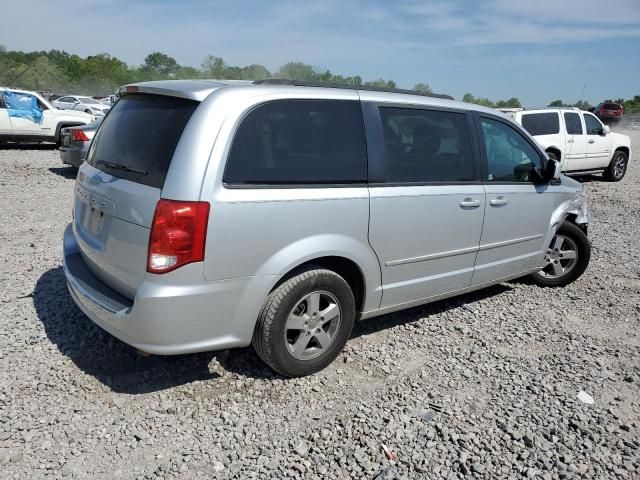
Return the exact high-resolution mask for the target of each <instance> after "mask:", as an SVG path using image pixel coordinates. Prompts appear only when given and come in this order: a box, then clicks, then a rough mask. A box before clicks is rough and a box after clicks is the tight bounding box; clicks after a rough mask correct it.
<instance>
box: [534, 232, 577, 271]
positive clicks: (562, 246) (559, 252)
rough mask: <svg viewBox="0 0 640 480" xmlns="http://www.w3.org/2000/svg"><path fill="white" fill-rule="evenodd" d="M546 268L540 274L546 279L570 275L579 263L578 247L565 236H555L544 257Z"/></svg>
mask: <svg viewBox="0 0 640 480" xmlns="http://www.w3.org/2000/svg"><path fill="white" fill-rule="evenodd" d="M544 262H545V266H544V268H543V269H542V270H541V271H540V272H539V274H540V275H541V276H543V277H545V278H560V277H563V276H565V275H568V274H569V272H571V270H573V268H574V267H575V266H576V263H577V262H578V247H577V245H576V243H575V242H574V241H573V240H572V239H571V238H569V237H567V236H565V235H555V236H554V237H553V240H552V241H551V245H550V246H549V248H548V249H547V254H546V255H545V257H544Z"/></svg>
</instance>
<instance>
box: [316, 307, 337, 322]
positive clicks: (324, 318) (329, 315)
mask: <svg viewBox="0 0 640 480" xmlns="http://www.w3.org/2000/svg"><path fill="white" fill-rule="evenodd" d="M339 313H340V308H338V305H336V304H335V303H332V304H330V305H329V306H328V307H327V308H325V309H324V310H323V311H321V312H320V319H321V322H322V324H323V325H324V324H325V323H327V322H330V321H331V320H333V319H334V318H336V317H337V316H338V314H339Z"/></svg>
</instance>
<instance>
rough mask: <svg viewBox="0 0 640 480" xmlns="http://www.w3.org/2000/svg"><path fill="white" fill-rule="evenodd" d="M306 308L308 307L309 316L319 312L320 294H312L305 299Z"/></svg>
mask: <svg viewBox="0 0 640 480" xmlns="http://www.w3.org/2000/svg"><path fill="white" fill-rule="evenodd" d="M307 306H308V307H309V308H308V310H307V313H308V314H309V315H312V314H314V313H318V312H319V311H320V294H319V293H316V292H314V293H312V294H311V295H309V298H307Z"/></svg>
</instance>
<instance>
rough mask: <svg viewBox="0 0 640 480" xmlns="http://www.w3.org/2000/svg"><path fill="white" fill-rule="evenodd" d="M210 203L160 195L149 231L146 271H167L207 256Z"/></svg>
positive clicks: (199, 260)
mask: <svg viewBox="0 0 640 480" xmlns="http://www.w3.org/2000/svg"><path fill="white" fill-rule="evenodd" d="M208 219H209V203H207V202H181V201H176V200H165V199H160V200H159V201H158V205H156V213H155V215H154V216H153V224H152V225H151V234H150V235H149V254H148V257H147V272H149V273H165V272H170V271H171V270H175V269H176V268H178V267H181V266H183V265H186V264H188V263H193V262H201V261H202V260H204V245H205V240H206V238H207V221H208Z"/></svg>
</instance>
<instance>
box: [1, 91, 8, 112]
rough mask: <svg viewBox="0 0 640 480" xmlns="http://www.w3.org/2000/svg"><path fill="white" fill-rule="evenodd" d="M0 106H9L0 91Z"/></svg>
mask: <svg viewBox="0 0 640 480" xmlns="http://www.w3.org/2000/svg"><path fill="white" fill-rule="evenodd" d="M0 108H7V107H6V106H5V105H4V94H3V93H2V92H0Z"/></svg>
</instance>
